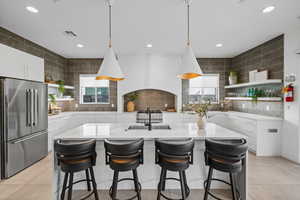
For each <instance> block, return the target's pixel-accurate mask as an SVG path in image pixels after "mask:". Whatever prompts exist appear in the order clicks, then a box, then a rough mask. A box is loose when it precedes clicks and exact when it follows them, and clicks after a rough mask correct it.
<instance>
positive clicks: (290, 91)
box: [285, 84, 294, 102]
mask: <svg viewBox="0 0 300 200" xmlns="http://www.w3.org/2000/svg"><path fill="white" fill-rule="evenodd" d="M285 101H286V102H292V101H294V86H293V85H292V84H289V85H287V86H286V87H285Z"/></svg>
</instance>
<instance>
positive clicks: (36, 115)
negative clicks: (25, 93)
mask: <svg viewBox="0 0 300 200" xmlns="http://www.w3.org/2000/svg"><path fill="white" fill-rule="evenodd" d="M37 120H38V91H37V90H34V124H33V125H34V126H36V125H37V123H38V122H37Z"/></svg>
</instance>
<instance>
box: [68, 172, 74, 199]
mask: <svg viewBox="0 0 300 200" xmlns="http://www.w3.org/2000/svg"><path fill="white" fill-rule="evenodd" d="M73 177H74V173H73V172H70V179H69V191H68V200H72V190H73Z"/></svg>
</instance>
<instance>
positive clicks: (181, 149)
mask: <svg viewBox="0 0 300 200" xmlns="http://www.w3.org/2000/svg"><path fill="white" fill-rule="evenodd" d="M193 149H194V140H193V139H190V138H189V139H183V140H158V139H157V140H155V162H156V164H158V165H160V166H161V174H160V180H159V183H158V193H157V199H158V200H160V198H161V196H162V197H164V198H165V199H168V200H172V199H171V198H170V197H168V196H166V195H164V194H163V193H162V191H164V190H165V187H166V180H175V181H179V182H180V186H181V196H182V200H185V199H186V198H187V197H188V196H189V194H190V189H189V187H188V185H187V180H186V174H185V170H186V169H188V167H189V165H190V164H193ZM168 170H170V171H175V172H178V173H179V179H177V178H171V177H170V178H167V171H168Z"/></svg>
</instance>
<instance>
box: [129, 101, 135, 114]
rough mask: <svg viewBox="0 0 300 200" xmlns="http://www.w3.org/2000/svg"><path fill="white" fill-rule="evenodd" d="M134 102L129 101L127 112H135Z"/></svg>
mask: <svg viewBox="0 0 300 200" xmlns="http://www.w3.org/2000/svg"><path fill="white" fill-rule="evenodd" d="M134 107H135V105H134V102H133V101H128V103H127V112H133V111H134Z"/></svg>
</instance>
